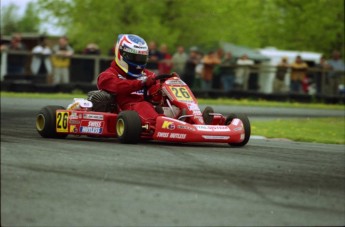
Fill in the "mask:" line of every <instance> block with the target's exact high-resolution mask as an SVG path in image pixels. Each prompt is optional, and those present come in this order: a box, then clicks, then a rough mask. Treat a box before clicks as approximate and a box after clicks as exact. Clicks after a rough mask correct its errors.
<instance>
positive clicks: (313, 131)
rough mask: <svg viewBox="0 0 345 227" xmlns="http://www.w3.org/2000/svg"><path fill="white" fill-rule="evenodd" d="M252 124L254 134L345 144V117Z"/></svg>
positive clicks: (256, 122) (280, 120)
mask: <svg viewBox="0 0 345 227" xmlns="http://www.w3.org/2000/svg"><path fill="white" fill-rule="evenodd" d="M251 125H252V135H262V136H265V137H267V138H287V139H291V140H294V141H303V142H316V143H332V144H345V119H344V118H342V117H339V118H338V117H337V118H305V119H288V120H282V119H277V120H272V121H253V122H251Z"/></svg>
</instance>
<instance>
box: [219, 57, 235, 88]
mask: <svg viewBox="0 0 345 227" xmlns="http://www.w3.org/2000/svg"><path fill="white" fill-rule="evenodd" d="M235 64H236V61H235V60H234V59H233V57H232V54H231V52H227V53H225V55H224V58H223V59H222V62H221V64H220V66H219V75H220V77H221V81H222V84H223V89H224V91H225V92H229V91H231V90H232V89H233V87H234V82H235V72H234V67H235Z"/></svg>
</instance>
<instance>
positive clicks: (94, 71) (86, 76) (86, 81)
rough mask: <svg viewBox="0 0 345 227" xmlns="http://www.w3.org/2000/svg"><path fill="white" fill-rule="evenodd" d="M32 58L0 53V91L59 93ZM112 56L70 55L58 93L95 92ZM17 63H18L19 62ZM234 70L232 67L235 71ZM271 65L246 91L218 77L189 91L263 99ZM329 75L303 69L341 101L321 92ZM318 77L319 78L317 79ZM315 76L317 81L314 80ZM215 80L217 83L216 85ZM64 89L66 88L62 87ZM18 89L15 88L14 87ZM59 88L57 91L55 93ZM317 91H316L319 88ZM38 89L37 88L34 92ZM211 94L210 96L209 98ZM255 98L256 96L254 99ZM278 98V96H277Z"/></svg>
mask: <svg viewBox="0 0 345 227" xmlns="http://www.w3.org/2000/svg"><path fill="white" fill-rule="evenodd" d="M18 59H22V64H23V69H24V70H23V72H22V73H15V74H9V73H7V72H8V66H11V65H12V62H11V61H13V60H17V63H18ZM31 59H32V54H31V53H30V52H18V51H7V52H2V53H1V81H2V90H11V87H12V90H13V87H14V85H18V84H22V85H23V84H26V85H27V86H28V85H30V84H32V85H35V86H36V87H35V88H32V90H35V89H36V90H37V89H38V88H39V87H40V86H41V87H45V91H57V90H58V91H60V90H61V87H63V86H60V88H56V87H55V88H54V89H53V88H52V87H50V88H51V89H49V84H47V81H46V77H45V76H34V75H32V73H31V71H30V63H31ZM112 60H113V57H110V56H95V55H73V56H72V57H71V65H70V69H69V70H70V75H71V76H70V83H71V84H70V86H69V87H68V86H67V85H65V89H62V91H69V90H70V89H72V88H71V87H73V86H74V87H79V88H80V87H84V88H82V90H85V89H95V88H96V86H95V84H96V79H97V76H98V75H99V73H100V72H102V71H103V70H105V69H106V68H108V67H109V65H110V63H111V61H112ZM19 62H20V61H19ZM235 69H236V68H235ZM276 69H277V68H276V67H275V66H269V65H261V64H257V65H254V66H251V67H250V77H249V82H248V83H249V86H248V90H247V91H243V90H236V89H235V90H233V91H231V92H224V91H223V90H222V87H221V82H220V78H219V77H218V78H217V77H215V78H214V80H215V81H216V82H215V83H214V84H216V86H215V87H214V88H213V89H211V90H202V89H201V88H200V87H193V88H192V90H193V92H194V93H196V94H197V95H198V96H211V97H218V96H235V97H236V96H238V95H240V94H246V96H248V97H259V96H260V95H261V96H263V97H264V96H265V95H267V94H271V93H272V86H273V82H274V79H275V72H276ZM329 72H331V71H330V70H321V69H320V68H316V67H309V68H308V70H307V75H308V77H309V78H311V79H312V80H313V81H314V82H317V83H318V85H317V86H321V94H320V93H319V94H317V95H318V96H339V97H340V98H342V100H343V99H344V98H343V97H344V94H343V93H341V91H340V92H339V91H336V92H335V93H332V92H326V90H325V89H324V88H325V87H327V81H326V80H327V76H326V75H327V74H328V73H329ZM337 73H338V75H340V76H339V81H340V84H345V81H344V72H337ZM289 74H290V73H287V74H286V76H285V84H286V86H287V87H288V86H289V83H290V78H289ZM320 75H321V77H320ZM317 77H319V78H317ZM217 80H218V82H217ZM66 86H67V87H66ZM17 87H18V86H17ZM59 89H60V90H59ZM319 89H320V88H319ZM14 90H17V91H18V90H19V91H20V88H16V89H14ZM38 90H39V89H38ZM212 94H213V95H212ZM258 95H259V96H258ZM283 95H285V96H288V95H289V93H288V92H286V93H285V94H283ZM280 96H281V94H280Z"/></svg>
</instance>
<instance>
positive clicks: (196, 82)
mask: <svg viewBox="0 0 345 227" xmlns="http://www.w3.org/2000/svg"><path fill="white" fill-rule="evenodd" d="M203 57H204V54H203V53H201V52H200V51H198V52H197V62H198V64H197V65H196V66H195V78H194V79H195V80H194V84H193V87H194V88H199V89H200V88H201V77H202V72H203V71H204V64H203V63H202V59H203Z"/></svg>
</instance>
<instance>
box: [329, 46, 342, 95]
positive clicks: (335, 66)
mask: <svg viewBox="0 0 345 227" xmlns="http://www.w3.org/2000/svg"><path fill="white" fill-rule="evenodd" d="M328 64H329V65H330V67H331V70H332V71H331V72H330V73H329V74H328V79H329V82H330V83H329V85H330V92H329V94H330V95H337V94H338V92H339V80H340V76H341V75H344V71H345V64H344V60H343V59H341V55H340V52H339V51H337V50H335V51H333V53H332V58H331V59H329V60H328Z"/></svg>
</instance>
